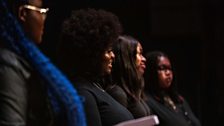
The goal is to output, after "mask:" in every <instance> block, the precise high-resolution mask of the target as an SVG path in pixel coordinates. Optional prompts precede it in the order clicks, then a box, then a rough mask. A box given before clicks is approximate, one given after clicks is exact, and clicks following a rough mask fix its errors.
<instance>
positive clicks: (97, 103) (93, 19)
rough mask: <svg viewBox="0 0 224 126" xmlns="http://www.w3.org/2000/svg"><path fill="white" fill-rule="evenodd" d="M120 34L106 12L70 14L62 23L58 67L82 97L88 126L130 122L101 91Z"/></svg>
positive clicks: (89, 11) (114, 101) (112, 17)
mask: <svg viewBox="0 0 224 126" xmlns="http://www.w3.org/2000/svg"><path fill="white" fill-rule="evenodd" d="M121 32H122V27H121V24H120V22H119V20H118V18H117V17H116V16H115V15H114V14H112V13H110V12H107V11H105V10H95V9H83V10H77V11H73V12H72V14H71V16H70V17H69V18H68V19H67V20H65V21H64V23H63V27H62V33H61V41H60V44H59V50H58V52H59V53H58V56H59V57H58V65H59V67H61V69H62V70H63V71H64V72H65V73H66V74H67V75H68V77H69V78H70V79H71V80H72V81H73V83H74V87H76V88H77V89H78V93H79V94H80V95H81V96H82V97H83V100H84V105H85V111H86V115H87V122H88V125H89V126H112V125H115V124H117V123H119V122H122V121H126V120H130V119H133V116H132V114H131V113H130V112H129V111H128V110H127V109H126V108H125V107H123V106H122V105H121V104H119V103H118V102H117V101H116V100H114V99H113V98H112V97H111V96H110V95H109V94H108V93H107V92H105V90H104V87H106V86H107V85H108V81H107V79H108V76H110V74H111V69H112V62H113V60H114V57H115V55H114V53H113V51H112V45H113V43H114V42H115V41H116V40H117V38H118V35H119V34H120V33H121Z"/></svg>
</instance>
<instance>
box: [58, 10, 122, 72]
mask: <svg viewBox="0 0 224 126" xmlns="http://www.w3.org/2000/svg"><path fill="white" fill-rule="evenodd" d="M121 33H122V26H121V23H120V21H119V19H118V17H117V16H116V15H114V14H113V13H111V12H108V11H105V10H96V9H81V10H76V11H73V12H72V14H71V16H70V17H69V18H68V19H66V20H65V21H64V23H63V25H62V32H61V38H60V43H59V50H58V52H59V54H58V56H59V58H58V61H59V66H60V67H61V68H62V70H64V72H66V73H67V74H68V75H69V76H70V75H71V76H72V75H74V74H79V75H80V74H85V73H90V74H92V75H97V74H99V73H100V70H101V66H102V65H101V62H102V55H103V53H104V51H105V50H106V49H107V48H108V47H109V46H110V45H112V44H113V43H114V42H115V41H116V40H117V38H118V36H119V35H120V34H121Z"/></svg>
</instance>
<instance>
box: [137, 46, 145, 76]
mask: <svg viewBox="0 0 224 126" xmlns="http://www.w3.org/2000/svg"><path fill="white" fill-rule="evenodd" d="M142 53H143V49H142V46H141V44H140V43H138V45H137V48H136V67H137V70H138V71H139V72H140V74H142V75H143V74H144V72H145V68H146V66H145V62H146V58H145V57H144V56H143V55H142Z"/></svg>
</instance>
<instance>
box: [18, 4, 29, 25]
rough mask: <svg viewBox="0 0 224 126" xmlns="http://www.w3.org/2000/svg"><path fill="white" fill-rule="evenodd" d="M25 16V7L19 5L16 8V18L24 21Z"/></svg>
mask: <svg viewBox="0 0 224 126" xmlns="http://www.w3.org/2000/svg"><path fill="white" fill-rule="evenodd" d="M26 16H27V12H26V10H25V8H24V7H23V6H20V7H19V9H18V18H19V20H21V21H22V22H25V21H26Z"/></svg>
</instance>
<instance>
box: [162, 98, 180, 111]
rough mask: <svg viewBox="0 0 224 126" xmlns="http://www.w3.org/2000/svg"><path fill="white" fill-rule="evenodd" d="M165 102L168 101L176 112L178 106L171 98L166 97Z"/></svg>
mask: <svg viewBox="0 0 224 126" xmlns="http://www.w3.org/2000/svg"><path fill="white" fill-rule="evenodd" d="M164 101H166V102H167V103H168V104H169V105H170V107H171V108H172V109H173V110H176V108H177V107H176V105H175V104H174V102H173V101H172V100H171V98H170V97H168V96H165V97H164Z"/></svg>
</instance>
